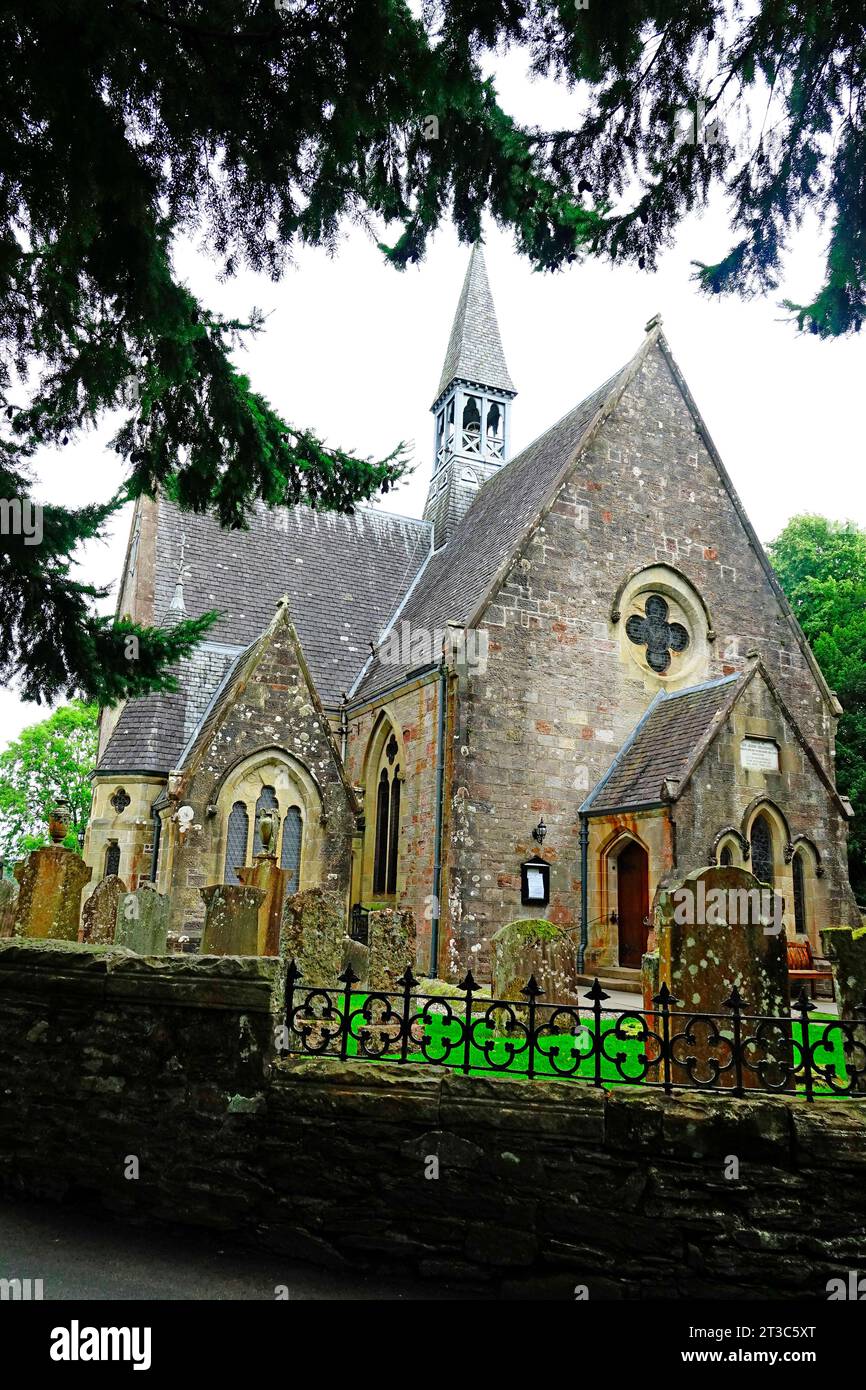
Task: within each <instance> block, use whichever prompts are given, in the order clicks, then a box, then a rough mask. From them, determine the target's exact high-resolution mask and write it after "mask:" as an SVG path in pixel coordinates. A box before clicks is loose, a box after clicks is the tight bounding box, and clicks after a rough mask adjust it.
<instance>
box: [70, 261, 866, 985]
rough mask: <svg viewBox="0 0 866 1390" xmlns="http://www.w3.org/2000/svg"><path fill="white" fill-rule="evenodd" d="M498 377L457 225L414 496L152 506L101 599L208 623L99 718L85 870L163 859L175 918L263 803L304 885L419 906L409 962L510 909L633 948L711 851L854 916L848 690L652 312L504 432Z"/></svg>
mask: <svg viewBox="0 0 866 1390" xmlns="http://www.w3.org/2000/svg"><path fill="white" fill-rule="evenodd" d="M516 394H517V393H516V389H515V386H514V383H513V382H512V379H511V376H510V375H509V371H508V367H507V366H506V360H505V354H504V351H503V346H502V342H501V339H500V334H499V329H498V326H497V321H496V315H495V311H494V305H493V299H492V296H491V291H490V287H489V283H488V279H487V273H486V269H485V264H484V256H483V251H482V249H481V247H480V245H477V246H476V247H475V248H474V249H473V251H472V254H471V259H470V262H469V267H468V270H467V274H466V279H465V282H464V284H463V288H462V291H461V294H460V298H459V301H458V304H457V311H456V315H455V318H454V325H453V328H452V332H451V337H450V341H449V343H448V347H447V351H446V354H445V362H444V366H443V370H442V375H441V378H440V381H439V384H438V387H437V388H436V393H435V399H434V401H433V405H432V413H433V420H434V448H433V460H432V470H431V480H430V487H429V493H428V497H427V503H426V506H425V509H424V516H423V518H422V519H420V520H417V519H413V518H411V517H404V516H397V515H393V514H390V513H388V512H386V511H381V510H379V509H378V508H376V509H374V508H369V507H358V508H357V509H356V511H355V513H354V515H351V516H339V515H334V514H332V513H323V512H319V511H314V510H312V509H310V508H309V507H306V506H298V507H295V508H292V509H290V510H289V509H285V508H282V509H277V510H267V509H265V508H264V507H260V508H258V509H257V510H256V511H255V513H254V515H252V516H251V517H250V521H249V529H248V530H246V531H236V532H225V531H221V530H220V529H219V527H218V526H217V524H216V523H215V522H214V521H213V520H211V519H210V518H208V517H201V516H194V515H191V514H184V513H181V512H179V511H178V509H177V508H176V507H175V506H174V505H173V504H172V503H171V502H169V501H168V500H167V499H166V498H165V497H162V496H159V497H156V498H154V499H147V498H144V499H141V500H140V501H139V502H138V504H137V506H136V509H135V513H134V516H133V520H132V528H131V534H130V540H129V546H128V550H127V555H126V561H125V566H124V571H123V577H122V581H121V587H120V594H119V604H118V612H119V613H120V614H128V615H129V616H130V617H132V618H133V619H135V620H137V621H140V622H142V623H172V622H175V621H177V620H178V619H179V618H180V617H182V616H184V615H190V616H193V615H197V614H199V613H201V612H203V611H205V610H207V609H218V610H219V612H220V615H221V616H220V619H219V622H218V623H217V625H216V626H215V628H214V629H212V632H211V634H210V635H209V637H208V639H207V640H206V641H205V642H203V643H202V644H201V646H200V647H199V648H198V649H197V650H196V652H195V653H194V654H193V655H192V656H191V657H190V658H189V659H188V660H186V661H184V662H183V663H182V664H181V665H180V667H179V669H178V671H177V675H178V681H179V688H178V690H177V691H176V692H175V693H170V694H158V695H150V696H148V697H147V698H145V699H141V700H136V701H131V702H128V703H126V704H125V705H122V706H120V707H117V708H112V709H105V710H103V712H102V718H101V736H100V747H99V760H98V765H97V769H96V773H95V775H94V779H93V810H92V817H91V820H90V824H89V828H88V833H87V841H86V845H85V857H86V859H87V862H88V863H89V864H90V865H92V867H93V871H94V872H93V882H94V883H95V882H96V881H98V880H99V879H100V878H102V877H103V876H104V875H106V874H108V873H119V874H120V876H121V877H122V878H123V879H124V880H125V882H126V884H127V886H128V887H135V886H137V885H138V884H139V883H140V882H142V881H144V880H146V879H150V880H153V881H155V883H156V885H157V886H158V888H159V889H160V890H162V891H163V892H167V893H170V894H171V898H172V914H173V916H172V926H173V928H174V930H176V931H177V932H178V933H181V934H185V935H186V936H187V937H188V938H189V939H191V940H193V941H194V940H195V938H196V936H197V935H198V933H199V932H200V930H201V926H202V922H203V917H204V905H203V900H202V897H201V894H200V891H199V890H200V889H201V888H203V887H205V886H206V885H208V884H214V883H220V882H230V883H236V882H237V881H238V879H237V869H238V868H239V867H241V866H243V865H245V864H249V863H251V862H252V858H253V856H254V855H255V854H256V853H257V852H258V851H259V850H260V849H261V838H260V834H259V820H260V817H261V815H262V813H263V811H265V810H275V811H276V816H277V826H278V829H277V843H276V845H275V846H274V849H275V851H276V853H277V854H278V855H279V859H280V862H281V864H282V866H283V867H284V868H285V869H286V870H288V871H289V873H290V875H291V878H290V879H289V883H290V885H291V888H295V887H301V888H306V887H310V886H313V885H323V886H325V887H326V888H328V889H331V890H333V891H334V892H335V893H337V894H338V895H339V896H340V898H341V899H342V900H343V901H344V902H345V906H346V913H347V922H348V921H349V920H350V919H351V914H352V911H353V908H356V906H357V905H359V904H360V905H361V907H362V908H364V907H366V908H369V906H370V905H371V904H376V905H394V906H398V907H406V908H411V909H412V910H413V912H414V914H415V917H416V920H417V923H418V960H417V966H416V968H417V969H418V970H419V971H421V972H423V973H425V974H435V973H438V974H440V975H443V976H453V974H454V972H456V971H457V970H460V969H462V968H465V966H466V964H467V963H471V965H472V968H473V970H474V971H475V972H476V974H479V976H480V978H482V979H483V978H486V977H487V971H488V969H489V961H490V948H489V943H490V939H491V937H492V936H493V935H494V933H495V932H496V931H497V930H498V929H499V928H500V927H501V926H502V925H503V924H505V923H507V922H510V921H513V920H514V919H515V918H519V917H546V918H548V919H549V920H551V921H552V922H554V923H557V924H559V925H560V926H561V927H562V928H563V929H565V930H566V931H568V932H569V933H570V934H571V935H572V937H573V940H574V945H575V951H576V952H577V954H578V960H579V963H580V967H581V968H582V969H583V970H585V971H593V970H595V969H596V968H603V967H619V968H620V969H621V970H624V971H628V970H632V969H636V968H637V967H638V966H639V965H640V958H641V954H642V952H643V950H644V948H645V945H646V937H647V929H648V914H649V912H650V907H651V904H652V900H653V895H654V893H655V890H656V888H657V886H658V885H659V884H660V883H661V882H663V881H664V880H669V879H670V878H671V876H673V875H682V874H685V873H687V872H689V871H690V870H691V869H694V868H697V867H698V866H701V865H706V864H708V863H730V864H734V865H744V866H746V867H749V868H751V869H752V871H753V872H754V873H755V874H757V876H758V878H759V879H760V880H761V881H762V882H764V883H770V884H772V885H774V886H775V888H776V889H777V890H778V891H779V892H780V893H781V894H782V895H783V896H784V900H785V922H786V928H787V931H788V934H789V937H791V936H793V934H794V933H795V932H796V933H799V934H801V935H808V936H809V937H810V938H811V939H812V941H813V943H814V944H815V945H817V944H818V936H817V933H818V929H819V928H820V927H822V926H825V925H845V924H848V923H850V922H852V921H858V920H859V918H858V917H856V915H855V914H856V908H855V903H854V899H853V896H852V892H851V889H850V886H849V883H848V875H847V857H846V839H847V822H848V819H849V818H850V816H851V814H852V811H851V806H850V804H849V803H848V802H847V801H846V800H845V798H843V797H841V796H840V795H839V793H838V792H837V790H836V786H835V779H834V762H833V760H834V733H835V729H836V723H837V719H838V716H839V714H840V706H839V704H838V701H837V700H836V697H835V695H834V693H833V691H832V690H830V689H829V688H828V686H827V683H826V681H825V680H824V677H823V675H822V674H821V671H820V669H819V667H818V665H817V663H816V661H815V658H814V656H813V655H812V652H811V651H810V649H809V647H808V645H807V643H806V640H805V638H804V636H803V633H802V631H801V629H800V627H799V625H798V624H797V621H796V619H795V617H794V615H793V613H792V611H791V609H790V607H789V605H788V603H787V601H786V599H785V597H784V594H783V593H782V591H781V589H780V587H779V585H778V583H777V581H776V579H775V577H774V574H773V571H772V569H771V567H770V565H769V562H768V560H767V557H766V555H765V554H764V551H763V550H762V548H761V545H760V543H759V541H758V539H757V536H756V534H755V532H754V530H753V529H752V526H751V525H750V523H749V520H748V518H747V516H746V515H745V512H744V510H743V506H742V504H741V502H740V500H739V498H738V496H737V494H736V492H735V490H734V488H733V486H732V484H731V480H730V478H729V477H728V475H727V473H726V471H725V468H724V465H723V464H722V461H721V459H720V457H719V455H718V453H717V452H716V449H715V447H714V445H713V442H712V439H711V438H710V436H709V433H708V431H707V428H706V425H705V424H704V422H703V420H702V419H701V416H700V413H699V411H698V408H697V406H696V404H695V402H694V400H693V399H692V396H691V394H690V392H689V388H688V386H687V385H686V382H685V380H684V378H683V376H682V374H681V372H680V368H679V366H678V365H677V363H676V361H675V360H674V358H673V356H672V354H671V350H670V348H669V346H668V344H667V341H666V340H665V336H664V334H663V332H662V328H661V323H660V321H659V320H657V319H656V320H653V321H652V322H651V323H650V324H649V325H648V326H647V329H646V333H645V336H644V339H643V341H642V343H641V344H640V347H639V348H638V350H637V352H636V353H635V354H634V356H633V357H631V358H630V360H629V361H627V362H626V363H625V365H624V366H623V367H622V369H621V370H620V371H618V372H617V373H616V374H615V375H614V376H612V377H611V378H610V379H609V380H608V381H606V382H604V384H603V385H601V386H599V387H598V388H597V389H596V390H594V391H593V392H592V393H591V394H590V395H588V396H587V397H586V398H585V399H584V400H582V401H581V402H580V403H579V404H578V405H576V406H575V407H574V409H572V410H570V411H569V412H568V413H567V414H566V415H564V416H563V417H562V419H560V420H557V421H556V422H555V423H554V424H552V425H551V427H550V428H549V429H548V430H546V431H545V433H544V434H542V435H541V436H540V437H539V438H538V439H536V440H535V441H534V443H532V444H530V445H529V447H528V448H526V449H524V450H523V451H522V452H521V453H519V454H517V455H515V456H514V457H510V450H509V435H510V424H511V413H512V410H513V408H514V399H515V396H516ZM766 466H767V467H768V468H779V467H780V463H779V461H778V460H772V459H768V460H767V461H766ZM356 920H357V916H356Z"/></svg>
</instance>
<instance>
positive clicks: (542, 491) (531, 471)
mask: <svg viewBox="0 0 866 1390" xmlns="http://www.w3.org/2000/svg"><path fill="white" fill-rule="evenodd" d="M645 346H646V340H645V343H644V347H642V348H641V351H640V352H639V353H638V354H636V356H635V357H634V358H632V359H631V361H630V362H628V363H627V364H626V366H625V367H623V368H622V369H621V370H620V371H618V372H617V373H615V375H614V376H612V377H611V378H610V379H609V380H608V381H606V382H605V383H604V385H602V386H600V387H599V388H598V389H597V390H596V391H593V392H592V394H591V395H589V396H587V397H586V399H585V400H583V401H581V403H580V405H577V406H575V408H574V409H573V410H570V411H569V412H568V414H567V415H563V417H562V419H561V420H558V421H557V422H556V424H555V425H553V426H552V427H551V428H550V429H549V430H547V431H546V433H544V434H542V435H540V436H539V437H538V439H536V440H535V441H534V442H533V443H532V444H530V445H529V446H528V448H526V449H524V450H523V452H522V453H520V454H517V455H515V457H514V458H513V459H511V460H510V461H509V462H508V463H506V464H505V465H504V466H503V467H502V468H500V469H499V470H498V472H496V473H495V474H494V475H493V477H492V478H490V479H488V481H487V482H486V483H485V484H484V486H483V487H482V488H481V489H480V491H479V492H478V495H477V497H476V498H475V500H474V501H473V503H472V506H471V507H470V508H469V511H468V512H467V513H466V515H465V517H464V518H463V520H462V522H461V523H460V525H459V526H458V527H457V529H456V531H454V532H453V534H452V535H451V537H450V539H449V541H448V543H447V545H444V546H442V547H441V548H440V549H439V550H437V551H436V552H435V553H434V554H433V555H432V556H431V558H430V562H429V564H428V565H427V566H426V567H425V568H424V570H423V571H422V573H421V574H420V576H419V579H418V581H417V583H416V584H415V585H414V587H413V588H412V590H411V591H410V593H409V596H408V598H407V601H406V603H405V605H404V607H403V609H402V610H401V612H400V614H399V619H400V622H402V621H403V620H404V619H405V620H406V621H407V622H409V623H410V625H411V626H412V627H414V628H417V629H419V630H421V629H424V630H427V631H435V630H436V629H437V628H442V627H444V625H445V623H446V622H449V621H454V622H458V623H468V622H469V621H470V620H471V618H472V617H473V615H474V613H475V611H476V609H477V607H478V605H479V604H480V602H481V601H482V599H483V598H484V596H485V594H486V593H487V591H488V589H489V588H490V585H491V584H492V582H493V580H494V579H495V577H496V574H497V572H498V571H499V570H500V568H501V567H502V566H503V564H505V563H506V562H507V560H508V559H509V557H510V556H511V555H512V554H513V553H514V551H515V549H516V547H517V546H518V545H519V543H520V541H521V538H522V536H523V534H524V532H525V531H526V529H527V528H528V527H529V526H530V525H531V523H532V522H533V520H534V519H535V517H536V516H537V515H538V513H539V512H540V510H541V509H542V507H543V506H544V504H545V502H546V501H547V499H548V497H549V496H550V494H551V492H553V491H554V490H555V488H556V485H557V481H558V479H559V478H560V477H561V476H562V475H563V473H564V472H565V471H567V468H568V466H569V463H570V461H571V460H572V459H573V458H576V457H577V454H578V453H579V452H580V449H581V448H582V447H583V445H584V443H585V441H586V440H587V438H588V435H589V431H590V428H591V426H592V424H593V422H594V420H595V418H596V416H597V414H598V412H599V411H600V410H601V409H602V408H603V407H604V406H605V404H606V403H607V401H608V399H609V398H611V397H613V396H614V394H615V393H616V391H617V390H618V389H619V387H620V386H621V385H622V384H623V383H624V381H625V380H626V379H627V377H628V375H629V373H630V372H631V371H632V370H633V368H634V365H635V363H636V362H637V360H638V358H639V357H640V356H641V353H642V352H643V351H644V348H645ZM401 675H405V668H401V667H400V666H397V665H393V664H389V665H383V664H382V663H381V662H380V660H379V657H378V656H375V657H374V658H373V660H372V661H371V662H370V664H369V666H368V668H367V670H366V671H365V672H364V673H363V676H362V678H361V680H360V682H359V684H358V687H357V689H356V690H355V691H353V692H351V693H353V694H354V695H360V696H366V695H369V694H371V693H372V692H374V691H376V690H378V689H381V688H382V687H383V686H385V685H390V684H391V683H392V682H394V681H396V680H397V679H398V678H399V677H400V676H401Z"/></svg>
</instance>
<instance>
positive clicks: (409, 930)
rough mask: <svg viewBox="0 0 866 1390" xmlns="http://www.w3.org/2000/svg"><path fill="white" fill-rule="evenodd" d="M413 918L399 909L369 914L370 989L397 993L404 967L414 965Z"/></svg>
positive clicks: (414, 935) (410, 914)
mask: <svg viewBox="0 0 866 1390" xmlns="http://www.w3.org/2000/svg"><path fill="white" fill-rule="evenodd" d="M416 936H417V933H416V930H415V915H414V913H412V912H409V911H404V910H401V909H399V908H390V907H386V908H381V909H379V910H378V911H375V912H371V913H370V917H369V927H368V934H367V945H368V949H369V953H370V954H369V960H370V977H369V978H370V986H371V988H372V989H380V990H384V991H386V992H393V993H397V992H398V991H399V989H400V986H399V984H398V980H401V979H402V978H403V975H404V973H405V970H406V966H407V965H414V963H415V946H416Z"/></svg>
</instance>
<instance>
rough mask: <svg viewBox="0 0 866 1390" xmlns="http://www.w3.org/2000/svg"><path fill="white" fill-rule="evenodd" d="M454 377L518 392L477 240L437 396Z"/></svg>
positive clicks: (482, 254) (459, 301)
mask: <svg viewBox="0 0 866 1390" xmlns="http://www.w3.org/2000/svg"><path fill="white" fill-rule="evenodd" d="M455 377H457V378H459V379H460V380H461V381H473V382H479V383H483V384H484V385H485V386H491V387H494V388H496V389H498V390H500V391H508V392H510V393H511V394H512V395H516V394H517V393H516V391H515V389H514V383H513V381H512V380H511V376H510V374H509V371H508V368H507V366H506V365H505V353H504V352H503V350H502V339H501V338H500V336H499V324H498V323H497V322H496V310H495V308H494V307H493V295H492V294H491V293H490V283H489V281H488V279H487V267H486V266H485V264H484V252H483V250H482V248H481V243H480V242H478V241H476V243H475V245H474V246H473V248H472V255H471V256H470V257H469V265H468V267H467V269H466V279H465V280H464V281H463V289H462V290H461V291H460V298H459V300H458V301H457V312H456V313H455V315H454V323H453V325H452V328H451V337H450V338H449V340H448V350H447V352H446V353H445V361H444V363H443V365H442V376H441V378H440V381H439V389H438V391H437V392H436V399H437V400H438V399H439V397H440V396H441V395H442V392H443V391H444V390H445V388H446V386H449V385H450V383H451V382H452V381H453V380H454V378H455Z"/></svg>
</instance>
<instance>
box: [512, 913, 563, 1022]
mask: <svg viewBox="0 0 866 1390" xmlns="http://www.w3.org/2000/svg"><path fill="white" fill-rule="evenodd" d="M491 944H492V946H493V989H492V994H493V998H494V999H509V1000H512V999H513V1000H517V1001H518V1002H521V1003H525V1001H526V995H525V994H522V993H521V991H522V989H523V987H524V985H525V984H526V982H527V980H528V979H529V977H530V975H534V976H535V982H536V984H537V985H538V986H539V988H540V989H541V990H542V997H541V999H540V1001H539V1002H540V1003H541V1004H570V1005H572V1004H576V1003H577V1002H578V983H577V953H576V951H575V946H574V941H573V939H572V938H571V937H570V936H569V935H567V933H566V932H564V931H563V930H562V928H561V927H557V926H556V925H555V924H554V923H553V922H547V921H545V920H544V918H526V919H525V920H519V921H516V922H507V923H506V924H505V926H504V927H500V928H499V931H498V932H497V933H496V935H495V936H494V937H493V939H492V943H491Z"/></svg>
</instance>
